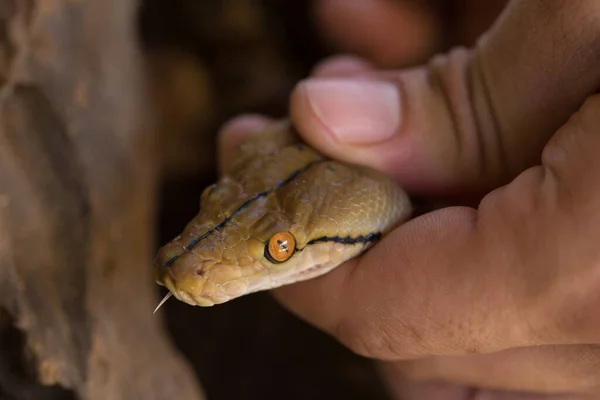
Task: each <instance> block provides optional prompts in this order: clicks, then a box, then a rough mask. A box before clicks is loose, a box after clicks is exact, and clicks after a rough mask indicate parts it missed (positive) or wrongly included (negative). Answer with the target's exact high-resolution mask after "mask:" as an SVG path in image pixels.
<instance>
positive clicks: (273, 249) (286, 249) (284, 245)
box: [265, 232, 296, 263]
mask: <svg viewBox="0 0 600 400" xmlns="http://www.w3.org/2000/svg"><path fill="white" fill-rule="evenodd" d="M295 251H296V239H295V238H294V235H292V234H291V233H289V232H279V233H276V234H274V235H273V236H272V237H271V239H269V242H268V243H267V244H266V246H265V257H266V258H267V259H268V260H269V261H271V262H273V263H281V262H284V261H287V260H288V259H289V258H290V257H291V256H292V255H293V254H294V252H295Z"/></svg>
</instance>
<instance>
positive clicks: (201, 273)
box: [196, 267, 206, 278]
mask: <svg viewBox="0 0 600 400" xmlns="http://www.w3.org/2000/svg"><path fill="white" fill-rule="evenodd" d="M196 275H198V276H199V277H201V278H203V277H204V275H206V270H205V269H204V268H202V267H198V268H196Z"/></svg>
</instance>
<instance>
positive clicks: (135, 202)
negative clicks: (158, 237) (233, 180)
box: [0, 0, 202, 400]
mask: <svg viewBox="0 0 600 400" xmlns="http://www.w3.org/2000/svg"><path fill="white" fill-rule="evenodd" d="M136 12H137V4H135V2H134V1H131V0H43V1H41V0H0V84H1V85H2V86H1V87H0V399H5V398H6V399H35V400H42V399H63V398H64V399H98V400H106V399H128V400H129V399H144V400H151V399H171V398H176V399H201V398H202V391H201V389H200V387H199V385H198V384H197V383H196V381H195V377H194V376H193V374H192V371H191V369H190V368H189V366H188V365H187V364H186V363H185V362H184V360H183V358H182V357H181V356H179V355H178V354H177V353H176V352H175V350H174V348H173V347H172V345H171V344H170V343H169V341H168V339H167V336H166V334H165V331H164V328H163V326H162V324H161V320H160V319H159V318H157V317H156V316H153V315H152V310H153V307H154V305H155V304H156V301H157V299H156V290H155V286H154V282H153V276H152V268H151V267H152V257H153V254H152V252H153V249H154V240H155V238H154V232H155V230H156V229H155V221H154V218H155V197H156V195H155V189H156V188H155V183H156V178H155V176H156V169H155V168H154V165H155V163H156V161H155V160H156V155H155V148H154V147H155V146H154V145H153V143H154V135H153V133H152V131H151V130H150V129H148V128H149V125H150V124H147V123H146V124H145V123H143V122H145V120H146V118H143V117H142V115H143V109H144V107H145V105H144V104H143V103H142V101H141V99H142V98H144V95H143V85H141V79H140V78H141V75H140V74H141V71H142V70H143V69H142V68H141V66H140V65H139V63H140V57H139V55H138V54H137V37H136V28H135V24H136V19H135V18H136Z"/></svg>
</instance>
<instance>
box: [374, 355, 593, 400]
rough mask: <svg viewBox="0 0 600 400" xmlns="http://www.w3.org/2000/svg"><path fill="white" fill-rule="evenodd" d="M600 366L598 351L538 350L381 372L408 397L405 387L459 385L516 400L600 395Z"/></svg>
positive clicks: (399, 365) (395, 366) (387, 366)
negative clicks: (521, 395) (528, 395)
mask: <svg viewBox="0 0 600 400" xmlns="http://www.w3.org/2000/svg"><path fill="white" fill-rule="evenodd" d="M599 361H600V349H599V348H598V346H592V345H576V346H537V347H526V348H519V349H511V350H506V351H502V352H498V353H493V354H484V355H467V356H462V357H432V358H427V359H420V360H412V361H404V362H391V363H382V364H383V365H382V372H383V374H384V377H385V380H386V381H388V382H390V385H391V387H392V390H393V391H394V392H396V393H403V389H405V384H407V383H412V382H448V383H450V382H454V383H455V384H461V385H463V386H464V385H467V386H476V387H479V388H481V390H480V391H478V392H487V391H484V390H483V388H488V389H489V388H495V389H502V390H503V392H505V393H504V395H505V396H507V397H508V394H509V393H510V394H512V395H513V396H517V393H518V392H526V393H536V392H537V393H545V395H549V394H550V393H554V394H557V395H559V394H562V395H567V394H583V393H588V394H589V393H596V394H597V392H598V383H599V377H598V363H599ZM411 386H412V385H409V387H411ZM495 395H496V396H501V395H500V393H495ZM407 397H408V396H407ZM401 398H403V397H401ZM423 398H429V397H423ZM475 398H477V397H475ZM500 398H505V397H500ZM509 398H510V397H509ZM517 398H519V397H517ZM542 398H545V397H542ZM557 398H560V399H563V397H561V396H558V397H557ZM566 398H569V399H571V398H573V399H575V398H577V399H581V397H579V396H577V397H575V396H573V397H571V396H567V397H566ZM593 398H595V397H593ZM469 399H470V398H469ZM552 399H554V397H552Z"/></svg>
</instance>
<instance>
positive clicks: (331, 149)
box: [290, 0, 600, 195]
mask: <svg viewBox="0 0 600 400" xmlns="http://www.w3.org/2000/svg"><path fill="white" fill-rule="evenodd" d="M599 14H600V7H599V6H598V3H597V2H596V1H594V0H586V1H581V2H568V1H557V2H543V1H513V2H512V3H511V4H510V5H509V6H508V7H507V9H506V10H505V12H504V14H503V15H502V16H501V18H500V19H499V21H498V22H497V24H496V25H495V26H494V27H493V28H492V29H491V31H490V32H488V34H487V35H486V36H485V37H483V38H482V39H481V40H480V42H479V45H478V46H477V47H476V48H475V49H474V50H473V51H472V52H470V51H466V50H464V49H458V50H455V51H453V52H451V53H449V54H448V55H446V56H440V57H437V58H435V59H434V60H433V61H432V62H431V63H430V64H429V65H427V66H425V67H420V68H414V69H409V70H401V71H386V72H381V71H364V72H362V73H359V74H358V75H354V76H352V77H348V76H345V77H343V78H342V77H338V78H335V77H313V78H309V79H307V80H305V81H303V82H301V83H300V84H298V85H297V87H296V89H295V90H294V92H293V94H292V98H291V109H290V115H291V117H292V119H293V121H294V124H295V125H296V127H297V128H298V130H299V131H300V133H301V134H302V135H303V136H304V138H305V140H306V141H307V142H309V143H310V144H311V145H313V146H314V147H316V148H317V149H319V150H320V151H322V152H323V153H326V154H327V155H329V156H331V157H333V158H336V159H340V160H345V161H349V162H354V163H359V164H364V165H369V166H372V167H375V168H377V169H379V170H383V171H384V172H386V173H388V174H390V175H392V176H393V177H394V178H396V179H397V180H398V181H399V182H401V183H402V184H403V186H405V187H406V188H407V189H408V190H409V191H410V192H412V193H414V194H418V195H449V194H454V193H461V194H464V193H466V192H473V191H475V192H478V193H481V192H485V191H488V190H490V189H493V188H495V187H498V186H500V185H502V184H504V183H506V182H508V181H510V179H512V178H514V177H515V176H516V175H517V174H519V173H520V172H521V171H523V170H524V169H526V168H528V167H530V166H532V165H535V164H536V163H538V162H539V155H540V153H541V150H542V148H543V146H544V145H545V143H546V142H547V141H548V139H549V138H550V136H551V134H552V133H553V132H554V131H555V130H556V129H557V128H558V127H559V126H561V125H562V124H563V123H564V122H565V121H566V120H567V118H568V117H569V116H570V115H571V114H572V113H573V112H574V111H575V110H577V109H578V108H579V106H580V105H581V104H582V103H583V101H584V99H585V98H586V97H587V96H588V95H590V94H591V93H592V92H593V90H594V89H596V88H597V87H598V86H600V69H598V68H597V65H598V62H599V61H600V42H599V41H598V40H597V37H598V35H599V34H600V25H598V24H597V23H596V21H597V20H598V18H599ZM557 49H558V50H557Z"/></svg>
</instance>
